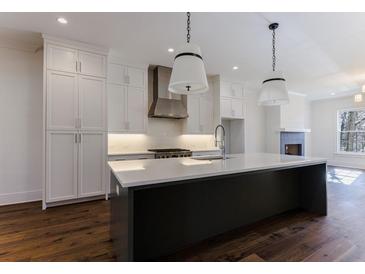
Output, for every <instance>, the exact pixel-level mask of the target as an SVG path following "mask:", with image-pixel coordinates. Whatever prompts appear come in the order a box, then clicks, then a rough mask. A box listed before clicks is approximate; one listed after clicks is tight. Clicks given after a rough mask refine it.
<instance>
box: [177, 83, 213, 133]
mask: <svg viewBox="0 0 365 274" xmlns="http://www.w3.org/2000/svg"><path fill="white" fill-rule="evenodd" d="M208 84H209V90H208V91H207V92H205V93H202V94H195V95H188V96H187V111H188V114H189V117H188V118H187V119H186V121H185V129H184V133H186V134H213V130H214V129H213V126H214V125H213V116H214V115H213V114H214V105H213V98H214V96H213V88H212V87H213V84H212V82H211V81H208Z"/></svg>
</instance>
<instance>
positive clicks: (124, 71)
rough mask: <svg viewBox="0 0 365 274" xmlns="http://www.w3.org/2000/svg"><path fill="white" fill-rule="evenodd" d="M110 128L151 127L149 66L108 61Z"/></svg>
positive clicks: (142, 130) (131, 130)
mask: <svg viewBox="0 0 365 274" xmlns="http://www.w3.org/2000/svg"><path fill="white" fill-rule="evenodd" d="M107 82H108V86H107V89H108V131H109V132H115V133H145V132H146V128H147V98H148V97H147V84H146V83H147V67H137V66H130V65H125V64H120V63H117V62H109V64H108V78H107Z"/></svg>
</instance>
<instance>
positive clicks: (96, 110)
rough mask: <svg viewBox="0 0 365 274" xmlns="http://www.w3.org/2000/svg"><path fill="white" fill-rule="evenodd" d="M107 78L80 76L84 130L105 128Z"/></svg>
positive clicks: (81, 113) (80, 108) (80, 105)
mask: <svg viewBox="0 0 365 274" xmlns="http://www.w3.org/2000/svg"><path fill="white" fill-rule="evenodd" d="M105 100H106V93H105V80H104V79H102V78H95V77H91V76H83V75H82V76H80V77H79V102H80V104H79V112H80V127H81V129H84V130H101V131H102V130H105V124H106V122H105Z"/></svg>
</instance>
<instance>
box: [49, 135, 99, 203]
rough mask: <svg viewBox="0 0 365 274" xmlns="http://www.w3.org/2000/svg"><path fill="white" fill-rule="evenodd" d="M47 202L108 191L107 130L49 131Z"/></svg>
mask: <svg viewBox="0 0 365 274" xmlns="http://www.w3.org/2000/svg"><path fill="white" fill-rule="evenodd" d="M46 142H47V158H46V161H47V172H46V177H47V178H46V180H47V188H46V190H47V198H46V201H47V202H57V201H64V200H69V199H76V198H83V197H89V196H96V195H102V194H104V193H105V183H104V182H105V179H104V177H105V167H106V165H105V161H106V151H105V133H101V132H96V133H93V132H83V133H79V132H49V133H48V134H47V139H46Z"/></svg>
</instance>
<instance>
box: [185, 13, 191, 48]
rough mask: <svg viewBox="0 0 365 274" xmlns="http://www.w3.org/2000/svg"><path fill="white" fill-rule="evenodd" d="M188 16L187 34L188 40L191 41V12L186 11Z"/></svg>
mask: <svg viewBox="0 0 365 274" xmlns="http://www.w3.org/2000/svg"><path fill="white" fill-rule="evenodd" d="M186 16H187V17H188V20H187V21H186V30H187V34H186V42H187V43H190V30H191V29H190V12H187V13H186Z"/></svg>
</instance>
